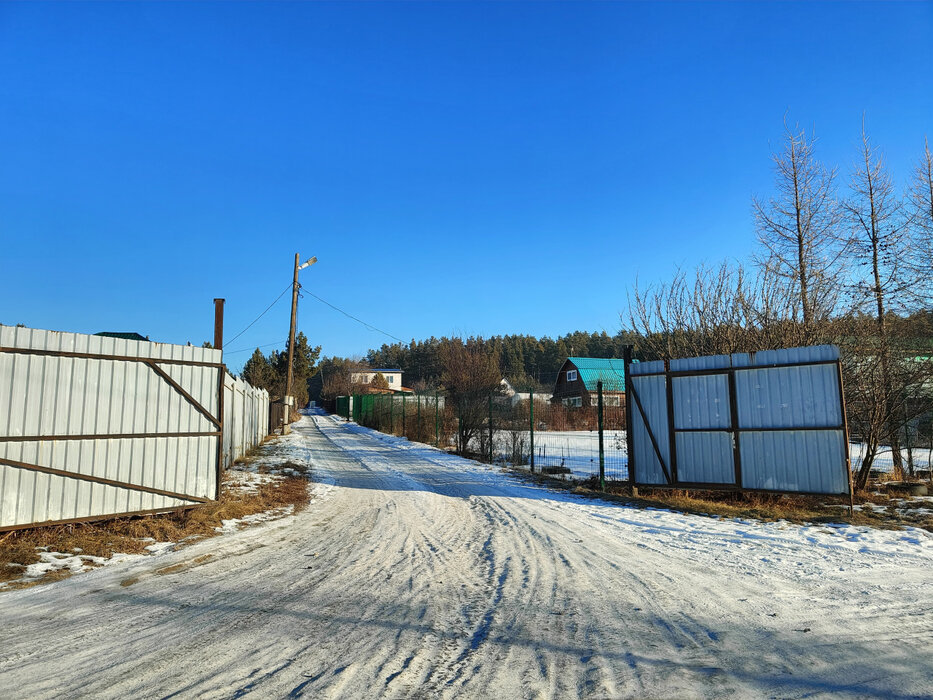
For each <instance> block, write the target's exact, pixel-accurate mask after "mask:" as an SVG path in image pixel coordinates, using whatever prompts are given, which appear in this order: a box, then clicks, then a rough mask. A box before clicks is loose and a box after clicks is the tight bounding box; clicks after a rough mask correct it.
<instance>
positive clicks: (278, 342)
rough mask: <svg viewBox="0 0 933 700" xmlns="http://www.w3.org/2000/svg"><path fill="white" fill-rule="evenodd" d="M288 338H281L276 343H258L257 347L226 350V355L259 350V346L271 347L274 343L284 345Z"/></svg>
mask: <svg viewBox="0 0 933 700" xmlns="http://www.w3.org/2000/svg"><path fill="white" fill-rule="evenodd" d="M287 342H288V338H286V339H285V340H279V341H276V342H274V343H266V344H265V345H257V346H256V347H255V348H240V349H239V350H224V354H225V355H235V354H236V353H238V352H247V351H248V350H258V349H259V348H271V347H272V346H273V345H282V344H283V343H287Z"/></svg>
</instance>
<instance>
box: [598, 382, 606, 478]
mask: <svg viewBox="0 0 933 700" xmlns="http://www.w3.org/2000/svg"><path fill="white" fill-rule="evenodd" d="M596 404H597V409H596V413H597V420H598V423H599V490H600V491H605V490H606V452H605V449H604V448H603V381H602V379H600V380H599V381H598V382H596Z"/></svg>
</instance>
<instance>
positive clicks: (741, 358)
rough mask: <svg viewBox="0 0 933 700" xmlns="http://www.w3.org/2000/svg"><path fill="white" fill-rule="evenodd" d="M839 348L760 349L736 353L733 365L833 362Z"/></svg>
mask: <svg viewBox="0 0 933 700" xmlns="http://www.w3.org/2000/svg"><path fill="white" fill-rule="evenodd" d="M838 359H839V348H838V347H836V346H835V345H810V346H807V347H802V348H784V349H781V350H761V351H759V352H755V353H747V352H742V353H736V354H734V355H733V356H732V366H733V367H761V366H763V365H789V364H794V363H797V362H835V361H836V360H838Z"/></svg>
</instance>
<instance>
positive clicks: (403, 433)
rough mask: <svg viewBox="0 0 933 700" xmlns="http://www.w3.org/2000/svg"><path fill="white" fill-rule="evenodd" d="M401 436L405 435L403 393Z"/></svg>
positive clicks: (403, 397)
mask: <svg viewBox="0 0 933 700" xmlns="http://www.w3.org/2000/svg"><path fill="white" fill-rule="evenodd" d="M402 437H405V394H402Z"/></svg>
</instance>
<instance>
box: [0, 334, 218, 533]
mask: <svg viewBox="0 0 933 700" xmlns="http://www.w3.org/2000/svg"><path fill="white" fill-rule="evenodd" d="M0 346H2V347H5V348H16V349H33V350H46V351H54V352H59V353H62V352H63V353H84V354H91V355H98V356H100V355H111V356H123V357H140V358H146V359H151V360H154V361H156V364H157V366H158V367H159V368H160V369H162V370H163V371H164V372H166V373H167V374H168V375H169V376H171V377H172V378H173V379H175V380H176V381H178V382H179V384H181V385H182V386H183V387H185V388H186V390H187V391H188V392H189V393H190V394H191V395H192V396H193V398H195V399H196V400H197V401H199V402H200V403H202V404H203V405H204V407H205V409H206V410H208V411H209V412H211V411H213V412H214V413H216V409H217V399H218V397H217V382H218V379H217V372H218V371H219V369H218V368H217V367H201V366H189V365H184V366H183V365H175V364H170V363H167V362H164V361H165V360H185V361H193V362H211V363H213V362H219V361H220V352H219V351H216V350H210V349H205V348H195V347H188V346H180V345H168V344H164V343H150V342H141V341H132V340H124V339H120V338H108V337H101V336H91V335H84V334H78V333H59V332H54V331H44V330H37V329H31V328H13V327H9V326H0ZM160 360H161V361H162V362H159V361H160ZM0 395H2V396H3V397H4V400H5V401H6V406H5V407H4V408H5V410H4V411H3V414H0V436H3V437H37V436H62V437H64V438H65V439H58V440H53V441H37V440H22V441H15V440H14V441H4V442H0V458H2V459H5V460H8V461H15V462H20V463H25V464H34V465H37V466H40V467H46V468H50V469H57V470H61V471H66V472H75V473H78V474H82V475H88V476H91V477H95V478H102V479H108V480H113V481H120V482H127V483H130V484H134V485H139V486H142V487H146V488H153V489H159V490H163V491H170V492H173V493H178V494H185V495H187V496H193V497H196V498H198V497H200V498H211V497H213V495H214V489H215V486H216V483H215V482H216V454H217V453H216V450H217V439H216V438H215V437H210V436H199V437H178V438H175V437H171V438H163V437H159V438H152V437H149V438H145V437H132V438H123V439H68V438H67V436H71V435H73V436H88V435H101V434H103V435H116V434H119V435H129V434H139V433H175V432H197V433H201V432H213V431H215V430H216V428H215V426H213V424H211V423H210V421H208V420H207V419H206V418H205V417H204V416H203V415H201V413H199V412H198V411H197V410H196V409H194V407H193V406H191V404H190V403H188V402H187V401H186V400H185V399H184V397H182V396H181V395H180V394H179V393H178V392H176V391H175V390H174V389H173V388H172V387H171V386H169V385H168V384H167V383H166V382H165V380H164V379H163V378H161V377H159V376H158V375H157V374H156V372H155V371H154V370H153V369H152V368H151V367H149V366H148V365H147V364H145V363H143V362H137V361H132V360H112V359H104V358H86V357H69V356H64V355H41V354H18V353H12V352H3V353H0ZM0 493H2V507H0V527H11V526H16V525H22V524H29V523H34V522H43V521H48V520H71V519H78V518H85V517H96V516H101V515H107V514H113V513H126V512H133V511H140V510H155V509H166V508H171V507H175V506H179V505H185V504H187V503H189V501H186V500H184V499H177V498H170V497H167V496H164V495H159V494H153V493H146V492H143V491H138V490H133V489H130V488H123V487H117V486H112V485H108V484H101V483H92V482H90V481H86V480H78V479H75V478H73V477H67V476H61V475H54V474H48V473H41V472H37V471H34V470H30V469H26V468H22V467H14V466H10V465H4V466H3V467H0ZM191 502H193V501H191Z"/></svg>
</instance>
